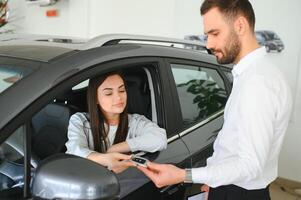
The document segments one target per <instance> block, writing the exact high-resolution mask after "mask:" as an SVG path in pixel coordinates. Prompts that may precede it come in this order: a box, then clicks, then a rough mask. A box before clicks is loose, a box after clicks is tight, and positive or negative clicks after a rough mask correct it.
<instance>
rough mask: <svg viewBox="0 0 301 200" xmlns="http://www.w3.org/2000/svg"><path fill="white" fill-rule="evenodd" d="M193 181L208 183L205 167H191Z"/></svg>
mask: <svg viewBox="0 0 301 200" xmlns="http://www.w3.org/2000/svg"><path fill="white" fill-rule="evenodd" d="M191 175H192V182H193V183H206V182H207V181H206V180H207V178H206V175H207V172H206V168H205V167H199V168H192V169H191Z"/></svg>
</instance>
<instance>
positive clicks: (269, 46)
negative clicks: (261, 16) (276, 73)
mask: <svg viewBox="0 0 301 200" xmlns="http://www.w3.org/2000/svg"><path fill="white" fill-rule="evenodd" d="M255 35H256V39H257V42H258V43H259V45H261V46H265V48H266V51H267V52H270V51H272V50H274V51H277V52H281V51H282V50H283V49H284V44H283V42H282V41H281V39H280V37H279V36H278V35H277V34H276V33H275V32H274V31H267V30H263V31H255Z"/></svg>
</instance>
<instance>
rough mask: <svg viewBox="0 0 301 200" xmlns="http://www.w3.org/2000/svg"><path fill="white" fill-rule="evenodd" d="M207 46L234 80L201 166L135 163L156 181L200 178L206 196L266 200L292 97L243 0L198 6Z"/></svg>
mask: <svg viewBox="0 0 301 200" xmlns="http://www.w3.org/2000/svg"><path fill="white" fill-rule="evenodd" d="M201 15H202V16H203V22H204V32H205V34H206V35H207V36H208V40H207V48H208V49H210V50H211V52H212V53H213V54H214V55H215V56H216V58H217V61H218V62H219V63H220V64H228V63H233V64H234V67H233V70H232V74H233V78H234V83H233V89H232V92H231V95H230V97H229V99H228V101H227V104H226V107H225V112H224V125H223V127H222V129H221V131H220V132H219V134H218V137H217V139H216V141H215V142H214V153H213V155H212V156H211V157H210V158H208V160H207V166H206V167H200V168H192V169H185V170H184V169H180V168H177V167H175V166H173V165H168V164H156V163H152V162H149V163H148V167H147V168H143V167H139V169H140V170H141V171H142V172H144V173H145V174H146V175H147V176H148V177H149V178H150V179H152V180H153V182H154V183H155V184H156V186H157V187H163V186H166V185H172V184H176V183H181V182H192V183H204V184H206V185H208V186H210V189H206V185H205V187H203V190H209V199H210V200H219V199H228V200H244V199H248V200H251V199H254V200H266V199H270V195H269V190H268V186H269V184H270V183H271V182H272V181H273V180H275V178H276V177H277V166H278V157H279V152H280V148H281V145H282V141H283V137H284V134H285V131H286V129H287V126H288V123H289V117H290V112H291V106H292V102H291V101H292V100H291V94H290V89H289V86H288V84H287V82H286V81H285V79H284V77H283V75H282V74H281V73H280V71H279V70H278V69H277V67H276V66H274V65H273V64H271V63H270V61H269V60H268V58H267V55H266V52H265V49H264V47H261V48H260V46H259V45H258V43H257V41H256V38H255V34H254V27H255V15H254V11H253V8H252V5H251V4H250V2H249V1H248V0H205V1H204V3H203V4H202V7H201Z"/></svg>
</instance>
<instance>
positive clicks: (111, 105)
mask: <svg viewBox="0 0 301 200" xmlns="http://www.w3.org/2000/svg"><path fill="white" fill-rule="evenodd" d="M97 100H98V103H99V105H100V108H101V110H102V111H103V113H104V115H105V116H106V117H110V116H114V115H116V114H118V115H119V114H120V113H122V112H123V110H124V108H125V106H126V101H127V94H126V90H125V86H124V82H123V80H122V78H121V77H120V76H119V75H117V74H116V75H111V76H108V77H107V78H106V79H105V81H104V82H103V83H102V84H101V85H100V86H99V87H98V88H97Z"/></svg>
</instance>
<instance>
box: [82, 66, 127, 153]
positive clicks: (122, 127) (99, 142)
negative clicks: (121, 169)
mask: <svg viewBox="0 0 301 200" xmlns="http://www.w3.org/2000/svg"><path fill="white" fill-rule="evenodd" d="M112 75H118V76H120V77H121V79H122V80H123V83H124V86H125V89H126V84H125V81H124V78H123V76H122V74H121V73H120V72H109V73H105V74H102V75H100V76H97V77H94V78H92V79H90V81H89V86H88V91H87V101H88V113H89V118H90V126H91V131H92V134H93V141H94V150H95V151H98V152H100V153H105V152H106V151H107V149H108V148H109V144H108V139H107V136H108V132H106V129H105V122H106V119H105V116H104V114H103V113H102V111H101V109H100V108H99V107H98V103H97V101H98V100H97V88H98V87H99V86H100V85H101V84H102V83H103V82H104V81H105V80H106V79H107V78H108V77H109V76H112ZM127 133H128V111H127V103H126V106H125V108H124V111H123V112H122V113H121V114H120V118H119V124H118V128H117V131H116V136H115V139H114V144H116V143H120V142H123V141H125V140H126V137H127Z"/></svg>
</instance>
